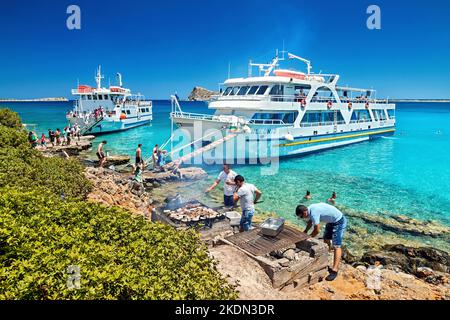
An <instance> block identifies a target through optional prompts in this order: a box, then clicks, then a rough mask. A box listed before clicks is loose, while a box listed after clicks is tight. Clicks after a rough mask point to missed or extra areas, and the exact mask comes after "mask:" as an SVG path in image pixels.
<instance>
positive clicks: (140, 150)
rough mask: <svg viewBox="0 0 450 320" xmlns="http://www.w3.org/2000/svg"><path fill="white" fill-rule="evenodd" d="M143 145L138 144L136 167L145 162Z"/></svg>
mask: <svg viewBox="0 0 450 320" xmlns="http://www.w3.org/2000/svg"><path fill="white" fill-rule="evenodd" d="M141 148H142V144H140V143H139V144H138V147H137V149H136V165H138V164H141V163H142V162H143V160H142V149H141Z"/></svg>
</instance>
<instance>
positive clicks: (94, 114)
mask: <svg viewBox="0 0 450 320" xmlns="http://www.w3.org/2000/svg"><path fill="white" fill-rule="evenodd" d="M102 79H103V75H102V74H101V67H100V66H99V67H98V69H97V75H96V77H95V80H96V83H97V87H96V88H93V87H90V86H87V85H78V87H77V89H73V90H72V95H74V96H76V97H77V99H76V100H75V103H74V109H73V111H70V112H69V113H68V114H67V116H66V117H67V120H68V121H69V123H70V125H72V126H73V125H75V124H77V125H78V126H79V127H80V132H81V134H94V135H98V134H104V133H111V132H116V131H123V130H128V129H131V128H135V127H138V126H142V125H145V124H149V123H150V122H151V121H152V119H153V114H152V102H151V101H150V100H146V99H145V97H144V96H143V95H141V94H132V93H131V90H130V89H127V88H124V87H123V86H122V75H121V74H120V73H117V81H118V85H116V86H109V88H103V87H102V85H101V81H102Z"/></svg>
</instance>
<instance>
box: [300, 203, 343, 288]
mask: <svg viewBox="0 0 450 320" xmlns="http://www.w3.org/2000/svg"><path fill="white" fill-rule="evenodd" d="M295 214H296V216H297V217H298V218H299V219H305V220H308V223H307V225H306V229H305V231H304V232H305V233H308V231H309V229H311V227H313V231H312V233H311V237H313V238H314V237H316V236H317V235H318V234H319V231H320V224H321V223H326V225H325V232H324V234H323V239H324V241H325V243H326V244H328V246H329V247H330V249H331V248H333V250H334V260H333V268H330V267H328V272H329V275H328V276H327V277H326V278H325V280H327V281H333V280H334V279H336V277H337V275H338V270H339V263H340V262H341V256H342V249H341V245H342V238H343V237H344V231H345V229H346V227H347V219H346V218H345V216H344V215H343V213H342V212H341V211H339V210H338V209H337V208H336V207H333V206H332V205H329V204H327V203H323V202H322V203H316V204H312V205H310V206H309V207H306V206H304V205H299V206H297V208H296V209H295Z"/></svg>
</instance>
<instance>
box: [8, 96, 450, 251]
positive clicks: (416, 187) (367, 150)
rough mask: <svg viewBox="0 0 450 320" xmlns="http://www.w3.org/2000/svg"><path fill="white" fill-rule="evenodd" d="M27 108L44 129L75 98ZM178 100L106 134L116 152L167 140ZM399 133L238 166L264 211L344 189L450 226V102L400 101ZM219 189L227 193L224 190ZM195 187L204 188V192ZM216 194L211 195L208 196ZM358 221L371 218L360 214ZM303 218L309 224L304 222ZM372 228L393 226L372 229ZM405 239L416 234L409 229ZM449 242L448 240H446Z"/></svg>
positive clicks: (369, 205) (347, 199)
mask: <svg viewBox="0 0 450 320" xmlns="http://www.w3.org/2000/svg"><path fill="white" fill-rule="evenodd" d="M2 106H3V107H5V106H6V107H10V108H12V109H13V110H15V111H17V112H19V114H20V115H21V116H22V118H23V120H24V122H25V123H35V124H37V125H38V127H37V130H36V131H37V133H38V134H40V133H41V131H42V132H46V129H47V128H48V127H51V128H56V127H57V126H59V127H63V126H64V124H65V119H64V115H65V112H66V111H67V110H69V109H70V108H71V105H70V104H69V103H8V104H2ZM182 107H183V109H184V110H186V111H190V112H208V110H207V107H206V105H205V104H204V103H198V102H197V103H195V102H194V103H193V102H189V103H188V102H185V103H182ZM169 112H170V102H169V101H155V102H154V121H153V123H152V125H151V126H144V127H140V128H136V129H132V130H129V131H126V132H121V133H115V134H110V135H105V136H102V137H100V138H98V139H96V140H97V141H98V140H103V139H106V140H107V141H108V144H107V148H108V150H109V151H111V152H112V153H121V154H129V155H131V156H133V154H134V150H135V148H136V145H137V144H138V143H143V144H144V148H143V153H144V156H145V157H148V156H149V154H150V153H151V150H152V148H153V146H154V145H155V144H156V143H158V144H160V145H161V144H162V143H163V142H164V141H165V140H166V139H167V138H168V137H169V135H170V121H169ZM396 116H397V132H396V134H395V136H393V137H389V138H381V139H378V140H375V141H370V142H363V143H360V144H356V145H353V146H348V147H344V148H339V149H334V150H330V151H325V152H322V153H318V154H314V155H309V156H306V157H302V158H292V159H287V160H282V161H281V162H280V167H279V170H278V172H277V173H276V174H275V175H271V176H263V175H261V170H260V169H261V167H255V166H239V167H236V168H235V171H237V172H238V173H239V174H242V175H243V176H244V177H245V178H246V180H247V181H249V182H251V183H253V184H255V185H256V186H257V187H258V188H260V189H261V190H262V191H263V202H262V203H260V204H259V205H258V210H259V211H261V212H262V211H264V212H266V211H268V212H276V213H277V214H278V215H280V216H283V217H285V218H287V219H288V220H290V221H291V222H292V223H298V222H297V221H296V218H295V216H294V210H295V207H296V205H298V204H299V203H301V202H303V201H302V198H303V195H304V194H305V192H306V190H310V191H311V193H312V196H313V199H312V201H310V203H313V202H318V201H326V199H328V198H329V196H330V195H331V193H332V192H333V191H336V192H337V195H338V199H337V205H338V206H339V207H340V208H341V209H342V210H343V211H344V212H345V211H346V210H354V211H357V212H360V213H361V214H362V215H365V214H369V215H386V214H394V215H405V216H408V217H412V218H415V219H418V220H436V221H438V222H439V223H441V224H443V225H445V226H450V192H448V190H450V165H449V163H450V125H449V123H450V104H446V103H427V104H424V103H400V104H398V105H397V113H396ZM206 169H207V171H209V173H211V175H212V176H211V177H210V178H209V181H205V182H202V183H200V184H199V187H201V188H203V187H206V186H207V185H208V184H209V183H210V182H212V180H213V179H214V177H215V175H216V174H217V173H218V172H219V170H220V168H219V167H218V166H213V167H208V168H206ZM216 192H217V193H216V194H215V196H216V197H217V198H220V190H218V191H216ZM195 193H198V192H197V191H196V192H195ZM205 199H206V200H208V197H206V198H205ZM353 220H354V221H350V224H349V225H351V223H352V222H353V224H354V227H355V228H356V227H359V226H360V225H363V224H362V223H361V221H357V219H353ZM300 224H301V223H300ZM366 227H368V229H367V230H369V233H368V235H371V234H373V235H374V236H375V235H378V234H382V233H385V231H383V230H378V229H376V228H375V229H374V228H372V229H371V228H370V227H369V226H366ZM405 238H411V237H409V236H406V235H405ZM413 238H414V239H412V240H413V241H420V242H421V243H423V244H429V245H432V244H434V243H437V244H438V246H439V247H441V248H442V247H443V245H442V243H441V242H442V239H441V240H435V241H434V240H433V239H428V238H426V237H422V238H421V237H413ZM444 244H445V241H444Z"/></svg>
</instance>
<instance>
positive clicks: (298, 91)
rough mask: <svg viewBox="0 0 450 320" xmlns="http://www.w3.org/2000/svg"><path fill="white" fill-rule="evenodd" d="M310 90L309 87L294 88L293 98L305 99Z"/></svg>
mask: <svg viewBox="0 0 450 320" xmlns="http://www.w3.org/2000/svg"><path fill="white" fill-rule="evenodd" d="M310 89H311V86H295V87H294V92H295V97H297V98H306V97H307V96H308V94H309V90H310Z"/></svg>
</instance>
